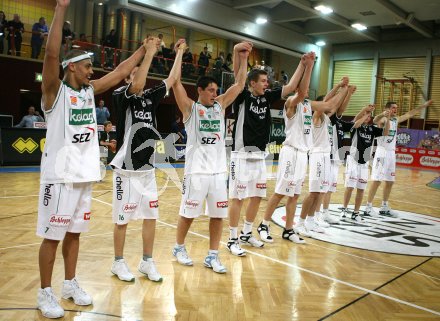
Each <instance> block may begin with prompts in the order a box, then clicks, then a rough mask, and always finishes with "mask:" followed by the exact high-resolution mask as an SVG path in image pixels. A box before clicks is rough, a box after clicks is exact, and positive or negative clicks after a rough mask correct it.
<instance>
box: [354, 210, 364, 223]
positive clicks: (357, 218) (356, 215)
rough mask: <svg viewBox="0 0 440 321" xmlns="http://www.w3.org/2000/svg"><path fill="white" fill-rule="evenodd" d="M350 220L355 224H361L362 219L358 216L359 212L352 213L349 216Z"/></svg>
mask: <svg viewBox="0 0 440 321" xmlns="http://www.w3.org/2000/svg"><path fill="white" fill-rule="evenodd" d="M351 219H352V220H353V221H356V222H363V221H364V218H363V217H362V216H361V215H360V214H359V212H353V213H352V214H351Z"/></svg>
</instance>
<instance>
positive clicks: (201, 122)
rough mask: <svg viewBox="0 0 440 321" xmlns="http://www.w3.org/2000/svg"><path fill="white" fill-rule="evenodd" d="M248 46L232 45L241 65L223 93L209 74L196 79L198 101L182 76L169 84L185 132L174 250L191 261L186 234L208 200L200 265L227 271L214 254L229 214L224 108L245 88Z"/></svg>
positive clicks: (182, 260) (181, 259)
mask: <svg viewBox="0 0 440 321" xmlns="http://www.w3.org/2000/svg"><path fill="white" fill-rule="evenodd" d="M251 50H252V45H251V44H250V43H248V42H242V43H239V44H237V45H235V47H234V57H239V60H240V61H239V62H238V61H237V60H235V61H234V64H235V65H237V64H239V71H238V74H237V77H236V83H235V84H234V85H233V86H231V87H230V88H229V89H228V90H227V91H226V92H225V93H224V94H223V95H220V96H217V90H218V85H217V83H216V81H215V79H214V78H211V77H201V78H199V80H198V81H197V92H198V95H199V97H198V99H197V102H195V101H193V100H192V99H190V98H189V97H188V96H187V94H186V91H185V89H184V87H183V86H182V84H181V83H180V81H178V82H177V83H176V84H175V85H174V87H173V90H174V95H175V97H176V101H177V105H178V106H179V109H180V111H181V112H182V114H183V120H184V123H185V129H186V132H187V135H188V138H187V142H186V150H185V170H184V181H183V191H182V194H183V195H182V200H181V205H180V212H179V214H180V216H179V220H178V223H177V233H176V245H175V246H174V249H173V255H174V256H175V257H176V258H177V261H178V262H179V263H180V264H183V265H193V261H192V260H191V259H190V258H189V256H188V253H187V252H186V249H185V238H186V235H187V233H188V230H189V228H190V226H191V224H192V222H193V220H194V218H196V217H198V216H199V215H200V214H201V211H202V207H203V202H204V201H205V200H206V205H207V206H206V208H207V212H208V215H209V217H210V221H209V233H210V241H209V252H208V255H207V256H206V258H205V260H204V265H205V266H206V267H208V268H212V269H213V270H214V272H217V273H225V272H226V267H225V266H223V265H222V263H221V262H220V260H219V256H218V248H219V244H220V238H221V233H222V225H223V219H224V218H226V217H227V215H228V212H227V208H228V194H227V186H226V180H227V168H226V148H225V140H224V138H225V137H224V136H225V123H224V110H225V108H226V107H227V106H229V105H230V104H231V103H232V102H233V101H234V100H235V98H236V97H237V96H238V95H239V94H240V92H241V91H242V90H243V88H244V85H245V81H246V67H247V58H248V56H249V53H250V51H251Z"/></svg>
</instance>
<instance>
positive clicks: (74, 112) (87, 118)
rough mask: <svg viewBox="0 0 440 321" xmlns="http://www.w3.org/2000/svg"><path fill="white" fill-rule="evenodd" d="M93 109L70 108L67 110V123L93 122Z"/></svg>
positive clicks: (82, 123)
mask: <svg viewBox="0 0 440 321" xmlns="http://www.w3.org/2000/svg"><path fill="white" fill-rule="evenodd" d="M94 123H95V119H94V118H93V109H92V108H84V109H70V111H69V125H88V124H94Z"/></svg>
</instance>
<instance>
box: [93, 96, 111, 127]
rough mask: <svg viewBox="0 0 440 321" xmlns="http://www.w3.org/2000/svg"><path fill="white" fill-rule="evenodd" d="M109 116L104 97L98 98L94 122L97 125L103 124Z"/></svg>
mask: <svg viewBox="0 0 440 321" xmlns="http://www.w3.org/2000/svg"><path fill="white" fill-rule="evenodd" d="M109 117H110V112H109V111H108V108H107V107H105V106H104V99H100V100H99V105H98V106H96V122H97V123H98V125H104V123H105V122H106V121H108V119H109Z"/></svg>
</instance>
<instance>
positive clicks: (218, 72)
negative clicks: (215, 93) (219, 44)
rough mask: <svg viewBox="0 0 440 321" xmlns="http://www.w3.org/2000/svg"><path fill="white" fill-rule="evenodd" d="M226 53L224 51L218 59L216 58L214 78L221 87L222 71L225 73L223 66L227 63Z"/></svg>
mask: <svg viewBox="0 0 440 321" xmlns="http://www.w3.org/2000/svg"><path fill="white" fill-rule="evenodd" d="M224 56H225V53H224V52H223V51H222V52H220V53H219V55H218V57H217V58H215V62H214V67H213V72H212V76H213V77H214V78H215V80H216V81H217V84H218V86H219V87H221V85H222V71H223V64H224V62H225V57H224Z"/></svg>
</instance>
